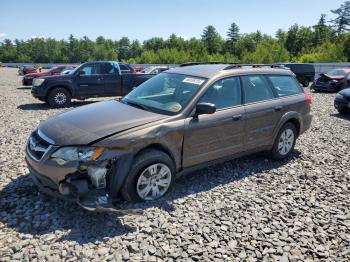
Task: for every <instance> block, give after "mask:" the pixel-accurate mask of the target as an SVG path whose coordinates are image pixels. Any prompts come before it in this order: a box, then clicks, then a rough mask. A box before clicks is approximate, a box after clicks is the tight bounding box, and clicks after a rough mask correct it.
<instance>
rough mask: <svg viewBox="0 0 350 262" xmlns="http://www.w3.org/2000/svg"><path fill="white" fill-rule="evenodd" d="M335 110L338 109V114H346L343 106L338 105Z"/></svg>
mask: <svg viewBox="0 0 350 262" xmlns="http://www.w3.org/2000/svg"><path fill="white" fill-rule="evenodd" d="M337 110H338V113H339V114H346V113H347V111H346V109H345V108H343V107H339V108H337Z"/></svg>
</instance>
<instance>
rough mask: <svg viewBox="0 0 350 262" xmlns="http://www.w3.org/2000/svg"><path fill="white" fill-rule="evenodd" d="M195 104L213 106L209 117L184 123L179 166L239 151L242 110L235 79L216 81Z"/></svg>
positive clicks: (243, 119) (210, 159)
mask: <svg viewBox="0 0 350 262" xmlns="http://www.w3.org/2000/svg"><path fill="white" fill-rule="evenodd" d="M199 102H207V103H212V104H215V106H216V109H217V110H216V112H215V113H214V114H212V115H200V116H198V118H193V117H189V118H187V119H186V121H185V134H184V146H183V166H184V167H188V166H193V165H196V164H201V163H205V162H208V161H212V160H216V159H220V158H224V157H227V156H230V155H233V154H235V153H237V152H240V151H242V150H243V149H244V143H245V109H244V107H243V106H242V101H241V86H240V81H239V78H238V77H230V78H225V79H222V80H219V81H217V82H216V83H215V84H213V85H212V86H211V87H209V88H208V90H207V91H206V92H205V94H204V95H203V96H202V98H201V99H200V100H199Z"/></svg>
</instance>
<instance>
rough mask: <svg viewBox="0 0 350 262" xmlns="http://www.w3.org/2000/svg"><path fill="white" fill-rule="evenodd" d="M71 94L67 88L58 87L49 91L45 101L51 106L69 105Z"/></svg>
mask: <svg viewBox="0 0 350 262" xmlns="http://www.w3.org/2000/svg"><path fill="white" fill-rule="evenodd" d="M71 99H72V96H71V94H70V93H69V92H68V90H67V89H65V88H62V87H59V88H55V89H53V90H51V91H50V93H49V95H48V97H47V102H48V103H49V105H50V106H51V107H54V108H60V107H67V106H69V105H70V102H71Z"/></svg>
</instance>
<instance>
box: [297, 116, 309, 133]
mask: <svg viewBox="0 0 350 262" xmlns="http://www.w3.org/2000/svg"><path fill="white" fill-rule="evenodd" d="M311 122H312V115H311V114H307V115H305V116H304V117H303V126H302V127H301V129H300V135H301V134H302V133H304V132H305V131H306V130H308V129H309V128H310V126H311Z"/></svg>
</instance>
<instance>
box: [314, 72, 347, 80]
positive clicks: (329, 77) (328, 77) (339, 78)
mask: <svg viewBox="0 0 350 262" xmlns="http://www.w3.org/2000/svg"><path fill="white" fill-rule="evenodd" d="M320 76H321V77H324V78H326V79H329V80H341V79H344V78H345V76H330V75H327V74H323V73H322V74H320Z"/></svg>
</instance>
